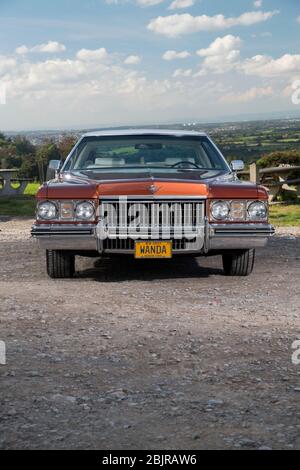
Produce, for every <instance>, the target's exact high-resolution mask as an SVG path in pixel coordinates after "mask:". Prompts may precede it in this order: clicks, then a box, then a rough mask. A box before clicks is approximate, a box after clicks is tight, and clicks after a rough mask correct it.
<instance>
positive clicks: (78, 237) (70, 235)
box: [31, 224, 97, 251]
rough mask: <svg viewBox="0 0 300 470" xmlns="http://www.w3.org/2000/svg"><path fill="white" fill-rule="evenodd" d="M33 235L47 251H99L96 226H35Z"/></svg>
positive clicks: (32, 231)
mask: <svg viewBox="0 0 300 470" xmlns="http://www.w3.org/2000/svg"><path fill="white" fill-rule="evenodd" d="M31 235H32V236H33V237H34V238H36V239H37V240H38V243H39V246H40V248H43V249H45V250H76V251H77V250H78V251H81V250H83V251H85V250H87V251H93V250H97V239H96V236H95V225H93V224H82V225H59V224H53V225H50V224H49V225H33V226H32V229H31Z"/></svg>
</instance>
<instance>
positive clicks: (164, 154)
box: [63, 136, 228, 172]
mask: <svg viewBox="0 0 300 470" xmlns="http://www.w3.org/2000/svg"><path fill="white" fill-rule="evenodd" d="M127 168H132V169H136V170H138V169H140V168H141V169H145V168H146V169H147V168H151V169H160V168H163V169H164V170H176V169H187V170H219V171H220V170H225V171H226V170H227V171H228V166H227V164H226V162H225V160H224V159H223V157H222V156H221V154H220V153H219V152H218V151H217V149H216V148H215V147H214V145H213V144H212V143H211V142H210V140H209V139H208V138H207V137H196V138H182V137H181V138H177V137H159V136H155V137H150V136H148V137H143V136H128V137H125V138H124V137H114V138H111V137H109V138H107V137H85V138H84V139H83V140H82V141H81V142H80V144H79V146H78V147H77V148H75V150H74V151H73V153H72V154H71V157H70V158H69V160H68V161H67V163H66V164H65V167H64V168H63V170H64V171H74V170H75V171H76V170H78V171H82V170H85V171H88V170H91V171H95V170H97V171H104V172H105V171H106V170H108V171H112V169H113V170H121V171H122V170H126V169H127Z"/></svg>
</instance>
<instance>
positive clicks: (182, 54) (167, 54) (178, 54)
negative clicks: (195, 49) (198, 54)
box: [162, 51, 191, 60]
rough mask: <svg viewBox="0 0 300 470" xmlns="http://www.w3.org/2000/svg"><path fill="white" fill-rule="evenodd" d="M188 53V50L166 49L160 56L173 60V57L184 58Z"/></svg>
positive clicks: (188, 55)
mask: <svg viewBox="0 0 300 470" xmlns="http://www.w3.org/2000/svg"><path fill="white" fill-rule="evenodd" d="M190 55H191V54H190V53H189V52H188V51H181V52H177V51H166V52H165V53H164V54H163V56H162V58H163V59H164V60H175V59H186V58H187V57H190Z"/></svg>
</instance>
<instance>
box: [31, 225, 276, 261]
mask: <svg viewBox="0 0 300 470" xmlns="http://www.w3.org/2000/svg"><path fill="white" fill-rule="evenodd" d="M274 234H275V229H274V227H272V225H269V224H230V225H229V224H208V223H207V222H206V224H205V226H204V237H203V235H201V236H198V237H197V238H196V240H195V242H192V243H187V244H186V248H184V249H175V250H174V253H175V254H176V253H178V254H179V253H187V254H188V253H199V254H201V253H202V254H205V253H208V252H210V251H220V250H238V249H249V248H258V247H262V246H264V245H266V243H267V241H268V239H269V238H270V237H271V236H272V235H274ZM31 235H32V236H33V237H34V238H36V239H37V240H38V242H39V246H40V247H41V248H43V249H46V250H72V251H98V252H99V253H100V254H101V253H103V252H106V253H120V254H121V253H133V252H134V250H133V249H132V248H130V249H126V248H122V244H120V245H119V246H118V248H117V249H115V248H112V249H109V248H107V249H104V245H103V243H101V242H99V239H98V237H97V234H96V225H93V224H81V225H59V224H53V225H33V227H32V230H31Z"/></svg>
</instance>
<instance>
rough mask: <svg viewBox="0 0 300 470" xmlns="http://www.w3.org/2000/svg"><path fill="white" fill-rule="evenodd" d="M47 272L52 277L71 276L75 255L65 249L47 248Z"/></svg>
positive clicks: (73, 269)
mask: <svg viewBox="0 0 300 470" xmlns="http://www.w3.org/2000/svg"><path fill="white" fill-rule="evenodd" d="M46 259H47V273H48V275H49V276H50V277H52V278H53V279H63V278H70V277H73V275H74V272H75V256H74V255H72V254H70V253H68V252H67V251H57V250H47V252H46Z"/></svg>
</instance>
